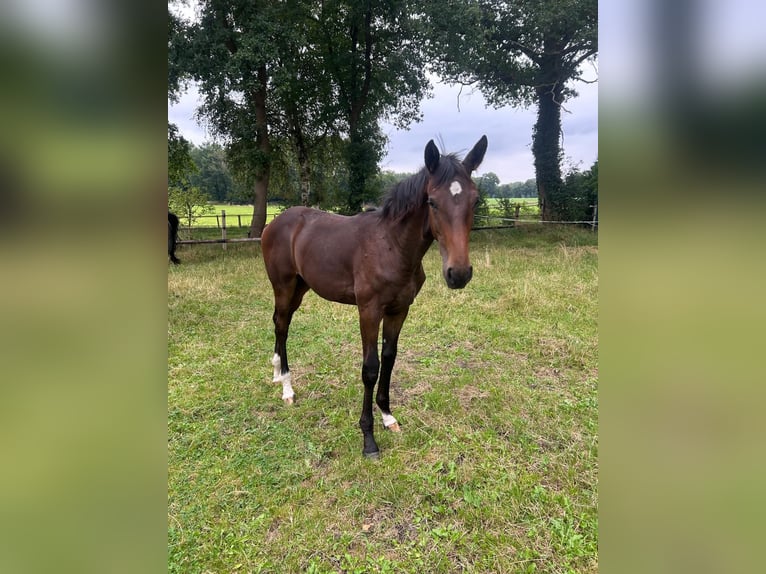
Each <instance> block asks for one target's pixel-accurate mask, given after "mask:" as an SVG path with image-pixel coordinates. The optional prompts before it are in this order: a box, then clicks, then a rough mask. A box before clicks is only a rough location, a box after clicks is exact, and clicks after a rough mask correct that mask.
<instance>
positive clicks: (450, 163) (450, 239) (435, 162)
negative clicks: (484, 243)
mask: <svg viewBox="0 0 766 574" xmlns="http://www.w3.org/2000/svg"><path fill="white" fill-rule="evenodd" d="M486 151H487V136H482V137H481V139H480V140H479V141H478V142H477V143H476V145H475V146H474V147H473V149H472V150H471V151H470V152H468V155H467V156H466V157H465V159H464V160H463V161H462V162H461V161H460V160H458V159H457V158H456V157H455V156H453V155H446V156H442V155H441V154H440V153H439V150H438V148H437V147H436V144H434V141H433V140H431V141H429V142H428V144H427V145H426V149H425V162H426V169H427V170H428V184H427V185H426V195H427V196H428V197H427V200H426V201H427V203H428V207H429V214H428V225H429V228H430V231H431V234H432V235H433V236H434V239H436V241H437V242H438V243H439V251H440V252H441V256H442V275H443V276H444V281H445V282H446V283H447V287H449V288H450V289H462V288H463V287H465V286H466V285H467V284H468V282H469V281H470V280H471V276H472V275H473V267H471V262H470V260H469V257H468V238H469V235H470V232H471V227H472V226H473V213H474V209H475V208H476V204H477V203H478V201H479V192H478V190H477V189H476V184H474V182H473V180H471V172H473V171H474V170H475V169H476V168H477V167H479V164H481V161H482V160H483V159H484V153H485V152H486Z"/></svg>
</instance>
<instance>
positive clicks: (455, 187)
mask: <svg viewBox="0 0 766 574" xmlns="http://www.w3.org/2000/svg"><path fill="white" fill-rule="evenodd" d="M461 191H463V186H462V185H460V182H459V181H453V182H452V183H451V184H450V185H449V192H450V193H451V194H452V195H457V194H458V193H460V192H461Z"/></svg>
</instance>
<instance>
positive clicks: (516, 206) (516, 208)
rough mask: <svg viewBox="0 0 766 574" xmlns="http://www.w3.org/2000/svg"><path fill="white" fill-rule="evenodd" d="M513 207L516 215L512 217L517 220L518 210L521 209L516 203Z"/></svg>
mask: <svg viewBox="0 0 766 574" xmlns="http://www.w3.org/2000/svg"><path fill="white" fill-rule="evenodd" d="M514 207H515V211H516V214H515V215H514V217H515V218H516V219H518V218H519V209H521V205H520V204H518V203H517V204H516V205H515V206H514Z"/></svg>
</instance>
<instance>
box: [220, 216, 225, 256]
mask: <svg viewBox="0 0 766 574" xmlns="http://www.w3.org/2000/svg"><path fill="white" fill-rule="evenodd" d="M221 239H223V243H222V244H221V245H223V250H224V251H226V210H225V209H222V210H221Z"/></svg>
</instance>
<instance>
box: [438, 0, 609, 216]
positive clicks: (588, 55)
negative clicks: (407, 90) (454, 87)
mask: <svg viewBox="0 0 766 574" xmlns="http://www.w3.org/2000/svg"><path fill="white" fill-rule="evenodd" d="M445 4H446V5H445ZM427 14H428V20H429V23H430V29H431V30H432V34H431V41H430V43H429V49H430V53H431V54H432V57H433V58H434V59H435V67H436V68H437V70H438V71H439V72H440V73H441V74H442V75H443V76H444V77H445V78H447V79H448V80H451V81H454V82H458V83H463V84H468V85H472V84H476V85H478V87H479V89H480V90H481V91H482V94H484V96H485V97H486V98H487V100H488V101H489V102H491V103H492V104H494V105H495V106H498V107H499V106H504V105H509V104H510V105H520V106H529V105H532V104H534V105H536V106H537V114H538V115H537V122H536V123H535V126H534V129H533V133H532V153H533V155H534V158H535V159H534V161H535V175H536V182H537V192H538V197H539V201H540V207H541V212H542V215H543V218H544V219H545V220H551V219H559V218H560V217H561V214H559V213H557V212H556V210H555V205H554V203H552V202H551V201H550V197H552V196H554V195H556V194H557V193H558V190H559V189H560V188H561V186H562V184H563V183H562V177H561V159H562V151H561V139H560V134H561V109H562V106H563V104H564V103H565V101H566V99H567V98H569V97H571V96H573V95H575V91H574V90H573V89H572V87H571V84H572V83H573V82H574V81H576V80H579V79H581V75H582V67H581V66H582V64H583V63H584V62H586V61H588V60H595V58H596V56H597V54H598V34H597V32H598V31H597V19H598V4H597V1H596V0H519V1H517V2H505V1H501V0H480V1H479V2H476V3H467V2H463V1H461V0H439V2H435V1H434V2H430V3H429V7H428V9H427Z"/></svg>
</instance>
